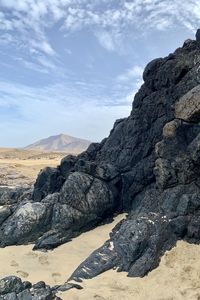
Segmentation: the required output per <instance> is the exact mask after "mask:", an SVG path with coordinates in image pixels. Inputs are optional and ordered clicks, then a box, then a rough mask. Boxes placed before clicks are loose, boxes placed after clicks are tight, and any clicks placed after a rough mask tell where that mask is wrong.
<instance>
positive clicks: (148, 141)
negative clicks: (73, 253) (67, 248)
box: [0, 30, 200, 299]
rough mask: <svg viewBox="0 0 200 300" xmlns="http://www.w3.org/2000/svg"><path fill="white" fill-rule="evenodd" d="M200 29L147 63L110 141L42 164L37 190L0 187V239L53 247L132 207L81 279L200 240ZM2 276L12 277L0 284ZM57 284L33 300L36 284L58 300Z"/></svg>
mask: <svg viewBox="0 0 200 300" xmlns="http://www.w3.org/2000/svg"><path fill="white" fill-rule="evenodd" d="M199 32H200V31H199V30H198V31H197V35H196V40H195V41H193V40H187V41H185V42H184V44H183V47H181V48H178V49H177V50H176V51H175V52H174V53H172V54H170V55H169V56H167V57H165V58H159V59H155V60H153V61H152V62H150V63H149V64H148V65H147V66H146V68H145V70H144V74H143V79H144V84H143V85H142V87H141V88H140V90H139V91H138V93H137V94H136V95H135V98H134V101H133V108H132V112H131V114H130V116H129V117H128V118H125V119H121V120H117V121H116V122H115V124H114V127H113V129H112V130H111V132H110V135H109V137H108V138H107V139H104V140H103V141H102V142H101V143H100V144H97V143H96V144H91V145H90V146H89V148H88V149H87V150H86V151H85V152H83V153H82V154H80V155H78V156H71V155H70V156H67V157H66V158H64V159H63V160H62V161H61V164H60V165H59V166H58V167H57V168H46V169H44V170H43V171H42V172H41V173H40V174H39V176H38V178H37V180H36V183H35V185H34V189H33V190H29V189H23V188H19V189H17V190H14V191H13V190H12V191H11V190H9V189H2V190H0V205H1V209H0V247H5V246H8V245H22V244H28V243H34V244H35V246H34V249H41V250H49V249H53V248H55V247H57V246H59V245H61V244H63V243H66V242H68V241H70V240H71V239H72V238H74V237H76V236H78V235H80V234H81V233H82V232H85V231H87V230H89V229H91V228H94V227H95V226H97V225H98V224H100V223H101V222H102V221H104V220H105V219H107V218H109V217H112V216H113V214H117V213H119V212H128V217H127V218H126V219H125V220H123V221H121V222H120V223H119V224H117V225H116V226H115V228H114V229H113V231H112V232H111V234H110V239H109V240H108V241H106V242H105V244H104V245H103V246H102V247H100V248H99V249H97V250H95V251H94V252H93V253H92V254H91V255H90V256H89V257H88V258H87V259H86V260H85V261H84V262H83V263H82V264H81V265H80V266H79V267H78V268H77V269H76V270H75V271H74V273H73V274H72V275H71V277H70V278H69V280H75V281H78V282H80V281H82V280H83V279H88V278H93V277H94V276H97V275H99V274H100V273H102V272H105V271H107V270H109V269H112V268H117V270H118V271H125V272H127V273H128V276H130V277H137V276H140V277H142V276H145V275H146V274H147V273H148V272H149V271H151V270H152V269H154V268H156V267H157V266H158V264H159V261H160V258H161V256H162V255H163V254H164V253H165V251H166V250H169V249H171V248H172V247H174V246H175V244H176V242H177V240H181V239H182V240H185V241H188V242H190V243H199V242H200V229H199V221H200V197H199V194H200V176H199V175H200V174H199V166H200V151H199V149H200V38H199ZM12 280H14V282H18V283H19V281H18V279H16V278H15V279H13V278H11V281H12ZM4 281H6V282H7V281H8V282H10V279H3V281H1V282H0V288H1V286H4V285H5V286H6V284H7V283H5V284H4ZM18 283H17V285H18ZM9 284H10V283H9ZM11 285H12V283H11ZM9 286H10V285H9ZM12 286H13V285H12ZM69 287H70V288H71V286H70V284H69V283H66V284H64V285H63V286H62V287H59V288H61V289H62V288H63V289H65V288H69ZM75 287H79V286H75ZM57 288H58V287H57ZM43 289H44V290H45V292H46V291H48V290H49V289H50V288H49V287H43ZM29 290H30V289H29ZM54 290H55V288H53V290H52V289H50V291H51V293H52V294H51V295H50V294H49V295H48V296H47V298H44V297H43V296H41V297H43V298H34V293H37V291H36V292H35V290H34V287H33V290H31V291H32V293H33V295H32V297H33V298H32V299H54V298H55V297H56V296H55V294H54V292H53V291H54ZM6 291H9V290H6ZM14 293H15V294H17V293H16V291H14ZM20 293H21V290H20ZM29 293H31V292H30V291H29ZM4 294H7V293H6V292H5V291H4ZM18 294H19V293H18ZM2 297H4V298H2V299H25V298H19V297H20V296H19V295H18V296H16V297H18V298H9V296H7V295H6V296H2ZM5 297H7V298H5ZM37 297H40V296H37ZM48 297H49V298H48ZM50 297H52V298H50ZM53 297H54V298H53ZM27 299H28V298H27Z"/></svg>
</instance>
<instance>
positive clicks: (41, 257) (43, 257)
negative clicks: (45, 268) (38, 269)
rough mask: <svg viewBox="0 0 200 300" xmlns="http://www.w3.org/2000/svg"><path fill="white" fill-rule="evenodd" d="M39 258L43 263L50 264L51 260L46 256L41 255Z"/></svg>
mask: <svg viewBox="0 0 200 300" xmlns="http://www.w3.org/2000/svg"><path fill="white" fill-rule="evenodd" d="M38 260H39V262H40V263H41V265H49V261H48V258H47V257H46V256H39V258H38Z"/></svg>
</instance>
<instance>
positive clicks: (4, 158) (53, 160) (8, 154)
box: [0, 148, 68, 186]
mask: <svg viewBox="0 0 200 300" xmlns="http://www.w3.org/2000/svg"><path fill="white" fill-rule="evenodd" d="M67 154H68V153H65V152H44V151H34V150H24V149H15V148H0V186H7V185H8V186H18V185H32V184H33V183H34V181H35V179H36V177H37V174H38V173H39V172H40V170H41V169H43V168H45V167H46V166H50V167H54V166H57V165H58V164H59V163H60V160H61V159H62V158H63V157H64V156H66V155H67Z"/></svg>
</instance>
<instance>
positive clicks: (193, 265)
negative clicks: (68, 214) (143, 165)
mask: <svg viewBox="0 0 200 300" xmlns="http://www.w3.org/2000/svg"><path fill="white" fill-rule="evenodd" d="M123 217H124V215H121V216H118V217H117V218H115V220H114V221H113V223H110V224H106V225H103V226H99V227H98V228H96V229H94V230H92V231H89V232H87V233H84V234H82V235H81V236H79V237H77V238H75V239H74V240H73V241H71V242H69V243H67V244H65V245H62V246H60V247H58V248H57V249H55V250H54V251H50V252H48V253H43V252H39V251H34V252H33V251H32V245H28V246H12V247H7V248H4V249H0V261H1V269H0V276H1V277H3V276H7V275H11V274H13V275H17V276H19V277H21V278H22V279H23V280H30V281H31V282H37V281H39V280H44V281H45V282H46V283H48V284H50V285H55V284H61V283H63V282H64V281H66V279H67V278H68V277H69V276H70V275H71V273H72V272H73V271H74V269H75V268H76V267H77V266H78V265H79V264H80V263H81V262H82V261H83V260H84V259H85V258H86V257H87V256H88V255H89V254H90V253H91V252H92V251H93V250H94V249H96V248H97V247H99V246H101V245H102V244H103V242H104V241H105V240H106V239H107V238H108V234H109V232H110V230H111V229H112V228H113V227H114V225H115V224H116V223H117V222H119V220H121V219H122V218H123ZM199 257H200V246H198V245H190V244H187V243H186V242H183V241H180V242H178V243H177V247H175V248H174V249H172V250H171V251H169V252H167V253H166V254H165V256H164V257H163V258H162V260H161V263H160V266H159V267H158V268H157V269H156V270H153V271H152V272H151V273H149V275H148V276H146V277H144V278H128V277H127V274H126V273H117V272H116V271H114V270H110V271H108V272H106V273H104V274H101V275H100V276H98V277H96V278H94V279H91V280H86V281H84V282H83V283H82V286H83V287H84V289H83V290H76V289H72V290H70V291H68V292H66V293H61V294H60V296H61V298H62V299H64V300H69V299H70V300H86V299H87V300H88V299H89V300H90V299H95V300H121V299H126V300H129V299H134V300H146V299H148V300H179V299H180V300H181V299H185V300H186V299H187V300H188V299H190V300H199V299H200V260H199Z"/></svg>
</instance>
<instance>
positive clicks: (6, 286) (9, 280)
mask: <svg viewBox="0 0 200 300" xmlns="http://www.w3.org/2000/svg"><path fill="white" fill-rule="evenodd" d="M22 290H23V284H22V281H21V279H20V278H18V277H16V276H8V277H5V278H3V279H1V280H0V295H5V294H8V293H12V292H15V293H19V292H21V291H22Z"/></svg>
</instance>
